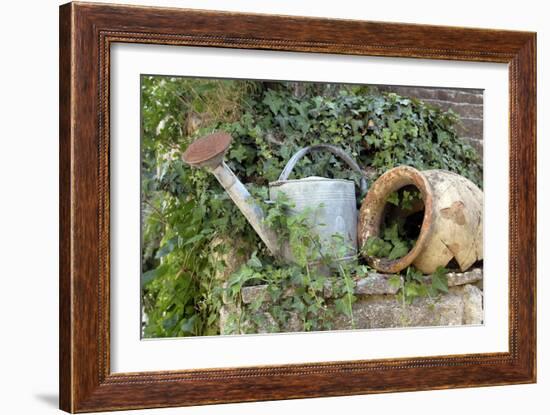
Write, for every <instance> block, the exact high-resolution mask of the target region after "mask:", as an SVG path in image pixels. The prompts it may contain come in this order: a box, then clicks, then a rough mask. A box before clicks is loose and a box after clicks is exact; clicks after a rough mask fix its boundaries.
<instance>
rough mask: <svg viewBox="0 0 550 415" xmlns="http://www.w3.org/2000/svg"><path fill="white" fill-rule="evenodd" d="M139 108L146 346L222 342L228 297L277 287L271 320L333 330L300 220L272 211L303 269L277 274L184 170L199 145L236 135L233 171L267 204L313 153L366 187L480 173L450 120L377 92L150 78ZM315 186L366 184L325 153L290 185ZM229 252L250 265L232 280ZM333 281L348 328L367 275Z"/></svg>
mask: <svg viewBox="0 0 550 415" xmlns="http://www.w3.org/2000/svg"><path fill="white" fill-rule="evenodd" d="M141 100H142V166H141V167H142V185H141V201H142V281H141V282H142V307H143V312H144V313H143V315H144V321H143V335H144V336H145V337H176V336H197V335H212V334H218V333H219V314H220V308H221V307H222V305H223V297H224V295H225V296H227V295H237V294H235V293H236V292H237V290H238V289H239V288H240V287H242V286H243V285H245V284H248V285H249V284H258V283H260V282H263V283H266V284H267V285H268V286H270V287H271V288H270V294H269V295H270V296H271V299H270V304H272V306H270V307H271V311H273V313H272V314H273V315H274V318H275V319H276V320H280V321H281V322H282V321H284V320H285V319H289V318H290V317H292V318H296V315H297V316H298V318H299V319H301V321H302V322H303V324H304V327H305V329H306V330H320V329H326V328H330V324H331V319H332V317H333V316H331V315H330V313H329V312H325V311H324V310H325V306H326V304H325V300H323V299H322V298H323V296H321V290H322V288H321V286H322V285H323V284H324V283H325V282H326V281H325V280H324V279H323V278H325V279H326V278H327V277H323V275H322V274H321V273H318V272H316V271H314V270H312V269H311V268H309V267H308V266H306V265H305V263H306V262H307V261H308V260H310V259H311V258H308V256H309V255H312V252H313V251H312V250H311V249H310V248H308V243H307V241H308V238H309V237H308V236H307V235H306V233H307V232H306V231H307V229H306V228H307V224H306V223H305V222H304V221H302V222H300V221H301V219H300V218H299V217H298V218H295V219H293V221H295V222H294V223H292V224H290V223H284V224H282V223H281V221H282V220H284V219H283V218H282V216H281V215H280V212H277V211H276V210H277V209H284V207H283V206H280V205H279V206H270V208H271V209H270V210H269V214H268V220H269V221H271V225H272V226H275V227H277V226H279V229H280V230H281V231H283V228H284V227H286V230H285V232H289V236H290V237H291V239H292V238H294V241H295V242H296V243H293V246H294V248H293V249H296V250H297V252H296V254H297V255H296V256H297V257H298V258H301V259H300V261H301V262H300V263H298V264H295V265H292V266H283V265H282V264H278V263H276V262H275V261H274V260H273V258H271V257H270V255H269V253H268V252H267V250H266V248H265V246H264V245H263V243H262V242H261V241H260V240H259V238H258V237H257V235H256V234H255V232H254V231H253V230H252V228H251V227H250V225H249V224H248V223H247V222H246V219H245V218H244V217H243V215H242V214H241V213H240V211H239V210H238V209H237V208H236V206H235V205H234V204H233V203H232V201H231V200H230V199H229V197H228V196H227V194H226V193H225V192H224V191H223V189H222V188H221V186H220V185H219V184H218V183H217V181H216V179H215V178H214V177H213V176H212V175H210V174H209V173H208V172H206V171H204V170H200V169H192V168H190V167H188V166H187V165H185V164H184V163H183V162H182V161H181V153H182V152H183V151H184V150H185V149H186V148H187V146H188V145H189V144H190V143H191V142H193V141H194V140H195V139H197V138H198V137H200V136H201V135H203V134H206V133H210V132H213V131H220V130H221V131H226V132H228V133H230V134H231V135H232V137H233V143H232V145H231V147H230V149H229V151H228V152H227V154H226V157H225V160H226V163H227V164H228V165H229V167H230V168H231V169H232V170H233V171H234V172H235V174H236V175H237V176H238V177H239V178H240V179H241V181H243V183H245V184H246V185H247V187H248V188H249V190H250V191H251V193H252V194H253V195H255V196H256V197H257V198H258V199H260V200H265V199H266V198H267V194H266V192H265V188H266V186H267V184H268V183H269V182H270V181H274V180H276V179H277V177H278V175H279V173H280V172H281V170H282V168H283V166H284V164H285V163H286V161H288V159H289V158H290V157H291V156H292V154H294V153H295V152H296V151H297V150H298V149H299V148H301V147H304V146H307V145H311V144H318V143H330V144H334V145H337V146H340V147H342V148H343V149H344V150H346V151H347V152H348V153H349V154H351V155H352V156H353V157H354V158H355V159H356V160H357V161H358V163H359V165H361V166H362V167H363V168H364V169H365V170H366V172H367V173H368V175H369V179H370V181H371V182H372V180H375V179H376V178H377V177H378V176H379V175H380V174H382V173H383V172H384V171H386V170H387V169H389V168H391V167H395V166H397V165H401V164H406V165H410V166H413V167H416V168H419V169H428V168H445V169H447V170H451V171H454V172H456V173H459V174H461V175H463V176H465V177H467V178H469V179H471V180H472V181H474V182H475V183H476V184H478V185H481V178H482V166H481V161H480V160H479V158H478V156H477V153H476V152H475V150H474V149H473V148H472V147H471V146H469V145H468V144H466V143H465V142H463V141H462V140H460V139H459V138H458V136H457V133H456V129H455V128H456V127H455V126H456V124H457V122H458V118H457V116H456V115H455V114H454V113H452V112H450V111H449V112H442V111H440V110H439V109H437V108H434V107H432V106H430V105H428V104H425V103H423V102H422V101H419V100H416V99H412V98H407V97H401V96H399V95H396V94H391V93H390V94H382V93H379V92H378V91H377V90H376V89H375V88H371V87H366V86H354V85H332V84H304V83H300V84H297V83H291V82H257V81H234V80H208V79H187V78H175V77H164V76H143V77H142V83H141ZM311 175H317V176H325V177H334V178H348V179H351V180H355V181H356V183H358V180H359V177H358V175H357V174H356V173H354V172H351V171H349V170H347V169H346V168H345V166H344V165H342V164H341V163H340V161H339V160H338V159H336V158H335V157H333V156H332V155H331V154H325V153H321V152H319V153H313V154H310V155H307V156H306V157H304V158H303V159H302V160H300V162H299V163H298V164H297V166H296V168H295V169H294V173H293V176H291V178H298V177H307V176H311ZM357 194H358V196H359V197H360V198H362V196H363V195H360V194H359V190H357ZM359 200H360V199H359ZM266 209H267V207H266ZM392 249H393V248H392ZM228 252H232V253H233V255H232V256H233V257H240V258H244V259H245V262H246V264H245V265H244V266H243V267H242V268H238V269H231V264H229V263H228V262H229V261H228V260H227V257H228V255H227V254H228ZM395 255H397V253H396V254H395ZM308 268H309V270H308ZM229 271H233V274H232V275H231V277H230V278H229V280H228V281H227V283H226V284H225V287H224V283H225V280H224V279H223V278H221V276H223V275H226V274H227V273H228V272H229ZM334 272H335V273H336V274H337V275H340V276H341V277H343V278H338V279H337V280H338V281H341V285H338V286H337V287H336V288H335V292H334V294H333V295H334V299H335V304H336V308H337V312H342V313H346V314H349V315H350V317H351V314H350V313H351V305H352V304H353V301H354V297H353V292H352V290H351V289H350V286H351V282H352V278H353V277H354V276H357V275H361V273H366V272H367V270H366V266H365V265H363V264H361V263H359V264H358V265H357V266H354V267H347V266H346V267H343V268H342V269H337V270H335V271H334ZM409 272H412V271H409ZM411 278H412V277H411ZM411 281H413V282H414V278H412V279H411ZM287 287H293V288H294V291H293V294H292V295H290V296H285V295H286V294H284V293H287V294H288V293H289V292H290V290H286V288H287ZM227 290H229V291H227ZM409 291H411V290H409ZM411 292H412V291H411ZM408 297H410V295H409V296H408ZM262 306H263V307H265V306H266V304H263V303H262V304H255V305H254V307H262ZM245 307H252V308H254V307H253V306H252V305H246V306H245ZM277 307H279V308H277ZM251 314H252V313H251ZM250 330H252V328H251V329H250ZM245 331H246V330H245Z"/></svg>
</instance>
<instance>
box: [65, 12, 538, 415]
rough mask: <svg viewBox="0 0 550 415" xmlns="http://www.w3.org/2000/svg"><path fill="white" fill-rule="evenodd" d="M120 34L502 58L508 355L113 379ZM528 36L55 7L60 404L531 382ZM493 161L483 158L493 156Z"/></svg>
mask: <svg viewBox="0 0 550 415" xmlns="http://www.w3.org/2000/svg"><path fill="white" fill-rule="evenodd" d="M116 42H126V43H150V44H169V45H188V46H210V47H224V48H239V49H265V50H285V51H294V52H315V53H335V54H355V55H370V56H388V57H390V56H391V57H410V58H426V59H447V60H464V61H483V62H502V63H508V64H509V68H510V71H509V72H510V242H509V250H510V270H509V279H510V293H509V305H510V307H509V309H510V317H509V318H510V330H509V346H510V347H509V352H507V353H488V354H476V355H463V356H437V357H426V358H411V359H388V360H368V361H348V362H335V363H308V364H296V365H283V366H266V367H248V368H230V369H204V370H187V371H171V372H147V373H128V374H117V373H111V372H110V357H109V356H110V354H109V350H110V343H109V337H110V336H109V272H110V271H109V263H110V256H109V255H110V250H109V229H110V226H109V139H110V138H109V70H110V63H109V59H110V45H111V44H113V43H116ZM535 62H536V36H535V34H534V33H526V32H513V31H501V30H499V31H496V30H486V29H466V28H456V27H438V26H425V25H409V24H394V23H377V22H362V21H350V20H330V19H317V18H302V17H288V16H267V15H251V14H237V13H221V12H206V11H192V10H183V9H162V8H149V7H132V6H112V5H100V4H86V3H71V4H67V5H63V6H61V9H60V407H61V408H62V409H64V410H65V411H68V412H89V411H100V410H108V409H130V408H149V407H165V406H179V405H199V404H206V403H221V402H239V401H258V400H268V399H291V398H303V397H314V396H339V395H352V394H361V393H382V392H394V391H408V390H424V389H442V388H452V387H472V386H482V385H503V384H512V383H528V382H534V381H535V378H536V364H535V362H536V347H535V344H536V333H535V330H536V324H535V308H536V306H535V292H536V279H535V277H536V274H535V270H536V212H535V206H536V171H535V167H536V154H535V152H536V108H535V102H536V84H535V82H536V69H535ZM489 156H490V155H489Z"/></svg>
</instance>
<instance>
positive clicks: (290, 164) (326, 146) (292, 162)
mask: <svg viewBox="0 0 550 415" xmlns="http://www.w3.org/2000/svg"><path fill="white" fill-rule="evenodd" d="M313 150H328V151H330V152H331V153H332V154H334V155H336V156H339V157H340V158H341V159H342V160H344V161H345V162H346V163H347V164H348V166H349V167H351V169H352V170H353V171H355V172H356V173H359V174H360V175H361V182H360V187H361V192H362V193H363V194H364V193H366V192H367V180H366V179H365V174H364V173H363V171H361V168H360V167H359V165H358V164H357V163H356V162H355V160H353V159H352V158H351V157H350V155H349V154H348V153H346V152H345V151H344V150H342V149H341V148H339V147H336V146H332V145H330V144H314V145H312V146H308V147H304V148H302V149H300V150H298V151H297V152H296V153H295V154H294V155H293V156H292V157H291V158H290V160H288V162H287V163H286V166H285V168H284V169H283V171H282V172H281V175H280V176H279V180H280V181H281V180H287V179H288V176H290V173H291V172H292V169H293V168H294V166H295V165H296V163H298V161H299V160H300V159H301V158H302V157H303V156H305V155H306V154H307V153H309V152H310V151H313Z"/></svg>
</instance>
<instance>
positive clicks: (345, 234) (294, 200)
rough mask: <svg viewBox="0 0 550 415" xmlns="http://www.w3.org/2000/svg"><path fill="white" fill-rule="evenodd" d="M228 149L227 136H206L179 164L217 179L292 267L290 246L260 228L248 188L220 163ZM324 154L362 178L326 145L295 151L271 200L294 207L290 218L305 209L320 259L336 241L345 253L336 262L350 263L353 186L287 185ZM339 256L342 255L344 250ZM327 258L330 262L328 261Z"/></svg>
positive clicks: (313, 180) (325, 181) (336, 182)
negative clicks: (305, 163)
mask: <svg viewBox="0 0 550 415" xmlns="http://www.w3.org/2000/svg"><path fill="white" fill-rule="evenodd" d="M230 143H231V136H230V135H229V134H225V133H215V134H210V135H208V136H206V137H203V138H200V139H199V140H197V141H195V142H194V143H192V144H191V145H190V146H189V148H188V149H187V150H186V151H185V153H184V154H183V160H184V161H185V162H186V163H188V164H189V165H191V166H195V167H205V168H207V169H208V170H209V171H210V172H211V173H212V174H214V176H215V177H216V178H217V179H218V181H219V182H220V184H221V185H222V186H223V188H224V189H225V190H226V191H227V193H228V194H229V196H230V197H231V199H232V200H233V201H234V202H235V204H236V205H237V206H238V207H239V209H240V210H241V212H242V213H243V215H244V216H245V217H246V219H247V220H248V221H249V222H250V224H251V225H252V227H253V228H254V230H255V231H256V232H257V233H258V235H259V236H260V238H261V239H262V241H263V242H264V243H265V244H266V246H267V248H268V249H269V251H270V252H271V253H272V254H273V255H274V256H276V257H279V258H281V259H283V260H285V261H287V262H294V258H293V255H292V252H291V250H290V247H289V243H288V241H284V240H280V239H279V237H278V235H277V234H276V233H275V232H274V231H273V230H272V229H271V228H269V227H268V226H267V225H265V223H264V212H263V210H262V208H261V207H260V206H258V205H257V204H256V203H255V202H254V199H253V198H252V197H251V195H250V193H249V192H248V190H247V189H246V187H245V186H244V185H243V184H242V183H241V182H240V181H239V179H238V178H237V177H236V176H235V174H234V173H233V172H232V171H231V169H230V168H229V167H228V166H227V165H226V164H225V163H224V162H223V156H224V154H225V152H226V151H227V148H228V147H229V145H230ZM319 150H326V151H330V152H331V153H333V154H335V155H337V156H339V157H340V158H342V159H343V160H344V161H345V162H346V163H347V164H348V165H349V166H350V167H351V168H352V169H353V170H354V171H356V172H358V173H360V174H361V175H362V172H361V169H360V168H359V166H358V165H357V163H356V162H355V161H354V160H353V159H352V158H351V157H350V156H349V155H348V154H347V153H346V152H345V151H343V150H342V149H340V148H338V147H335V146H331V145H328V144H317V145H313V146H310V147H306V148H303V149H301V150H299V151H298V152H297V153H296V154H295V155H294V156H293V157H292V158H291V159H290V160H289V161H288V163H287V165H286V167H285V168H284V170H283V171H282V173H281V175H280V176H279V179H278V180H277V181H276V182H273V183H270V184H269V197H270V199H271V200H277V198H278V197H279V195H280V194H281V193H284V194H285V195H286V197H287V199H288V201H289V202H290V203H291V204H292V205H294V207H293V210H292V212H290V214H297V213H300V212H303V211H304V210H306V209H308V212H310V213H309V215H310V216H309V219H310V223H311V225H312V226H313V229H314V231H315V232H316V233H317V234H318V235H319V237H320V238H319V239H320V243H321V246H320V247H319V248H320V253H321V254H331V253H332V252H331V251H332V250H334V244H335V239H334V238H333V235H339V239H340V241H339V245H340V247H341V245H342V244H343V246H344V247H345V253H344V254H343V256H342V257H341V258H337V260H345V259H348V258H353V257H355V255H356V254H357V203H356V197H355V185H354V182H353V181H351V180H343V179H329V178H323V177H307V178H304V179H295V180H289V179H288V176H289V175H290V173H291V172H292V169H293V168H294V166H295V165H296V163H297V162H298V161H299V160H300V159H301V158H302V157H303V156H304V155H306V154H307V153H308V152H311V151H319ZM366 187H367V184H366V180H365V178H364V177H362V178H361V190H362V192H363V193H365V192H366ZM342 251H343V250H342ZM331 257H333V256H332V255H331Z"/></svg>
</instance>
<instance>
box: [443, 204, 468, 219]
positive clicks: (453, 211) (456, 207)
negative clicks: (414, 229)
mask: <svg viewBox="0 0 550 415" xmlns="http://www.w3.org/2000/svg"><path fill="white" fill-rule="evenodd" d="M440 212H441V216H442V217H444V218H445V219H449V220H452V221H453V222H455V223H456V224H457V225H464V224H465V223H466V217H465V216H464V203H463V202H461V201H457V202H454V203H453V204H452V205H451V206H450V207H448V208H445V209H441V210H440Z"/></svg>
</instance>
